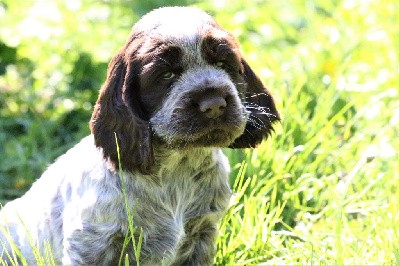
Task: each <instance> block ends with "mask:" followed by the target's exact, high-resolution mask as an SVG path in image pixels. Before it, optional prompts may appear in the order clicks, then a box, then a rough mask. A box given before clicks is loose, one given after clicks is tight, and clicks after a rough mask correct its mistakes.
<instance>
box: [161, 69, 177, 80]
mask: <svg viewBox="0 0 400 266" xmlns="http://www.w3.org/2000/svg"><path fill="white" fill-rule="evenodd" d="M161 77H162V78H163V79H173V78H174V77H175V73H174V72H171V71H168V72H165V73H163V74H162V75H161Z"/></svg>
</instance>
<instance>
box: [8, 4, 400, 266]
mask: <svg viewBox="0 0 400 266" xmlns="http://www.w3.org/2000/svg"><path fill="white" fill-rule="evenodd" d="M175 2H179V3H183V2H184V1H175ZM187 2H190V1H187ZM0 3H1V1H0ZM6 3H7V5H8V8H9V9H7V11H6V13H5V14H6V15H4V16H3V17H2V16H1V15H0V23H2V25H8V27H3V28H0V41H1V42H4V43H5V44H6V45H7V47H9V48H7V49H9V50H10V51H13V49H12V47H14V46H15V47H16V48H15V52H16V57H15V58H14V59H15V62H13V63H12V64H11V63H10V64H11V66H12V67H9V68H8V70H7V71H5V72H4V73H2V70H1V67H2V64H4V62H8V61H7V60H9V61H10V62H11V61H12V58H13V57H12V56H11V57H10V58H11V59H7V58H6V57H2V59H4V60H3V61H1V60H0V94H1V95H0V128H1V129H2V130H1V131H0V156H1V159H0V199H1V200H0V202H2V203H4V202H5V201H6V200H9V199H11V198H13V197H15V196H18V195H19V194H20V193H22V192H23V191H24V189H26V188H27V187H28V186H29V184H30V183H31V182H32V181H33V179H34V178H35V177H37V176H38V175H39V174H40V172H42V171H43V169H44V168H45V165H46V163H49V162H51V160H53V159H54V158H55V157H56V156H57V155H58V154H60V153H62V152H63V151H65V150H66V149H67V148H68V147H70V146H71V145H72V143H73V142H74V141H78V140H79V137H80V136H83V135H85V134H87V133H88V130H87V126H86V125H87V121H88V119H89V117H90V109H91V106H90V103H91V104H93V102H94V101H93V98H95V97H96V95H97V89H98V84H99V83H101V82H102V81H101V80H100V79H101V77H103V76H104V75H103V74H104V72H105V68H104V64H105V63H106V62H107V61H108V59H109V58H110V57H111V55H112V54H113V53H114V52H115V51H116V50H117V48H119V47H120V46H121V43H123V41H124V39H125V38H126V36H127V34H128V32H129V29H130V26H131V24H132V23H133V22H134V20H136V19H137V17H138V14H137V13H136V10H141V11H140V12H142V11H143V10H144V9H146V8H147V7H145V6H144V4H143V6H140V8H139V7H138V6H139V5H140V4H138V3H136V2H135V4H134V2H129V3H130V4H132V5H133V6H135V8H136V9H135V8H133V9H130V7H129V5H124V4H123V3H120V4H115V5H108V4H107V3H102V4H100V3H99V4H97V5H94V6H92V5H90V4H88V3H86V2H85V3H83V4H82V7H81V8H80V9H77V10H75V11H74V12H71V11H70V10H67V9H65V8H64V9H62V8H61V13H62V14H63V16H64V17H63V20H61V24H60V25H59V26H60V27H63V25H69V26H68V27H69V28H64V32H63V33H60V35H58V36H57V37H54V36H53V38H57V39H56V40H57V41H56V42H53V41H52V40H53V39H49V40H44V41H41V40H40V38H38V37H35V36H33V37H32V36H30V35H29V34H28V33H27V31H21V30H20V29H21V28H22V27H21V22H20V21H22V19H23V18H21V16H25V17H27V16H32V13H29V14H28V13H26V14H25V13H24V12H22V11H21V10H23V9H22V8H21V6H20V5H17V4H14V3H15V2H14V1H6ZM24 3H25V2H24ZM151 3H153V4H154V5H157V3H158V2H157V1H153V2H151ZM24 5H29V4H28V3H27V2H26V3H25V4H24ZM149 5H151V4H149ZM197 5H198V6H200V7H202V8H204V9H206V10H208V11H209V12H210V13H212V14H213V15H214V16H215V17H216V19H217V21H218V22H219V23H220V24H221V25H222V26H223V27H225V28H226V29H228V30H229V31H231V32H232V33H233V34H234V35H235V36H236V37H237V38H238V40H239V42H240V44H241V47H242V50H243V53H244V55H245V57H246V59H247V60H248V61H249V63H250V65H251V66H253V68H254V70H255V71H256V72H257V73H259V74H260V77H261V79H262V80H263V81H264V83H265V84H266V85H267V87H268V88H270V90H271V92H272V94H273V95H274V96H275V98H276V102H277V105H278V109H279V110H280V112H281V115H282V118H283V119H282V123H281V124H280V125H277V127H276V133H275V134H274V135H273V136H272V137H271V138H270V139H269V140H267V141H266V142H264V143H263V144H262V145H261V146H260V147H259V148H258V149H255V150H245V151H234V150H226V151H225V152H226V154H227V155H228V157H229V159H230V161H231V164H232V166H233V171H232V175H231V180H230V182H231V184H232V187H233V188H234V190H235V191H236V193H237V194H236V196H235V198H234V199H233V200H232V207H231V208H230V210H229V212H228V214H227V215H226V217H225V218H224V220H223V221H222V222H221V224H220V231H221V233H220V236H219V238H218V241H217V245H218V252H217V256H216V259H215V262H216V265H251V264H265V265H283V264H290V265H293V264H296V265H298V264H307V265H327V264H329V265H332V264H336V265H365V264H370V265H383V264H385V265H395V264H397V265H400V246H399V242H400V239H399V223H400V221H399V199H400V198H399V197H400V195H399V191H400V187H399V180H400V179H399V170H400V169H399V145H400V143H399V112H400V111H399V49H398V47H399V27H398V25H399V3H398V1H394V0H393V1H390V0H365V1H350V0H343V1H324V0H315V1H298V0H289V1H259V0H249V1H211V0H210V1H202V3H201V4H197ZM58 6H62V4H58ZM90 8H95V9H96V8H104V9H106V10H109V12H110V16H109V18H108V20H101V18H97V20H96V21H95V22H96V23H93V21H91V20H90V19H87V17H85V16H86V15H87V12H88V10H90ZM27 10H28V9H27ZM0 11H1V10H0ZM132 13H134V16H132ZM0 14H1V12H0ZM13 14H14V15H13ZM76 17H80V18H82V19H81V20H79V21H78V20H76V19H75V18H76ZM83 18H85V19H87V20H85V19H83ZM18 19H20V20H18ZM38 19H39V20H40V18H38ZM40 21H41V22H42V23H44V24H45V25H50V24H46V23H50V22H46V21H45V20H40ZM66 22H68V23H66ZM52 23H53V24H51V25H53V26H54V23H56V22H52ZM18 25H19V27H18ZM56 25H57V24H56ZM80 25H85V27H87V28H86V29H88V31H85V28H83V30H82V32H77V31H76V30H75V29H76V28H77V27H79V26H80ZM111 25H113V26H111ZM110 31H111V32H112V36H114V37H115V38H113V39H112V40H110V38H108V37H107V38H106V37H105V36H104V34H107V32H110ZM114 33H115V34H114ZM88 34H91V36H93V37H92V38H89V39H90V40H88V38H87V36H88ZM109 34H111V33H109ZM104 40H107V43H106V45H104ZM15 43H17V44H15ZM60 43H61V44H63V45H64V44H65V47H72V48H73V49H71V50H69V52H65V48H63V47H64V46H63V45H60ZM97 44H100V45H97ZM13 45H14V46H13ZM10 47H11V48H10ZM43 47H46V49H40V48H43ZM7 51H8V50H7ZM1 52H2V50H0V55H2V54H1ZM9 54H12V53H11V52H10V53H9ZM53 55H57V56H59V57H60V58H59V59H60V60H57V58H55V59H54V57H53ZM49 58H52V60H48V59H49ZM6 59H7V60H6ZM55 69H57V70H59V71H60V73H59V75H61V77H60V78H59V80H58V82H56V83H54V77H53V76H52V75H53V72H54V70H55ZM82 69H83V70H85V71H87V72H84V71H83V72H79V71H81V70H82ZM85 73H86V75H84V74H85ZM89 76H90V77H91V78H89V79H85V78H84V77H89ZM91 82H92V83H91ZM76 88H79V89H78V90H77V89H76ZM68 100H72V101H73V102H76V104H75V105H73V106H70V105H68V102H69V101H68ZM27 103H32V104H27ZM43 106H47V107H48V108H43ZM60 125H66V126H60ZM3 129H4V130H3ZM21 189H22V190H21ZM123 259H124V258H122V259H121V262H122V260H123ZM122 263H123V262H122ZM0 265H1V263H0Z"/></svg>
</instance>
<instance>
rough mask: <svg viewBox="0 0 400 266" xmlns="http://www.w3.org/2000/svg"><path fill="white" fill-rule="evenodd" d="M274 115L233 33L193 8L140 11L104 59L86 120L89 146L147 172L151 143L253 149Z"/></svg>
mask: <svg viewBox="0 0 400 266" xmlns="http://www.w3.org/2000/svg"><path fill="white" fill-rule="evenodd" d="M278 120H279V115H278V112H277V110H276V108H275V104H274V101H273V98H272V96H271V94H270V93H269V92H268V91H267V89H266V88H264V86H263V84H262V83H261V81H260V80H259V79H258V78H257V76H256V75H255V74H254V72H253V71H252V70H251V68H250V67H249V66H248V64H247V63H246V61H245V60H244V59H243V58H242V56H241V54H240V51H239V48H238V45H237V43H236V42H235V40H234V38H233V37H232V36H231V35H230V34H229V33H228V32H226V31H225V30H223V29H222V28H221V27H220V26H219V25H218V24H217V23H216V22H215V21H214V20H213V19H212V18H211V17H210V16H209V15H207V14H206V13H205V12H203V11H201V10H199V9H195V8H184V7H174V8H161V9H157V10H155V11H152V12H150V13H149V14H147V15H145V16H144V17H143V18H142V19H141V20H140V21H139V22H138V23H137V24H136V25H135V26H134V27H133V29H132V32H131V35H130V37H129V38H128V40H127V42H126V44H125V46H124V47H123V48H122V49H121V50H120V51H119V52H118V53H117V54H116V55H115V57H114V58H113V60H112V61H111V62H110V65H109V70H108V79H107V81H106V83H105V85H104V86H103V88H102V90H101V92H100V96H99V99H98V101H97V105H96V107H95V110H94V112H93V116H92V120H91V129H92V133H93V134H94V136H95V141H96V145H97V146H99V147H101V148H103V152H104V155H105V156H106V157H107V158H109V159H110V160H111V161H112V162H113V163H114V164H115V165H118V160H117V158H118V157H117V152H116V145H115V136H114V132H115V133H116V135H117V138H118V142H119V146H120V149H121V150H120V154H121V162H122V167H123V169H124V170H128V171H134V170H139V171H141V172H143V173H146V172H149V171H150V169H151V166H152V164H153V163H154V162H153V154H152V145H156V144H155V143H157V145H165V146H166V147H168V148H178V149H182V148H190V147H231V148H247V147H255V146H256V145H257V144H259V143H260V142H261V141H262V139H263V138H265V137H267V136H268V135H269V134H270V133H271V130H272V124H273V123H274V122H275V121H278Z"/></svg>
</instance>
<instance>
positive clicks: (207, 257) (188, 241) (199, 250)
mask: <svg viewBox="0 0 400 266" xmlns="http://www.w3.org/2000/svg"><path fill="white" fill-rule="evenodd" d="M216 220H217V219H216V217H215V215H213V214H211V215H206V216H201V217H197V218H193V219H191V220H189V221H188V222H187V223H186V225H185V234H186V235H185V237H184V238H183V239H182V242H181V243H180V247H179V250H178V252H177V254H176V257H175V260H174V262H173V264H172V265H175V266H178V265H194V266H195V265H212V264H213V262H214V255H215V239H216V236H217V231H218V230H217V226H216Z"/></svg>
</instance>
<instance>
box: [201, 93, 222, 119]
mask: <svg viewBox="0 0 400 266" xmlns="http://www.w3.org/2000/svg"><path fill="white" fill-rule="evenodd" d="M198 104H199V108H200V111H201V112H202V113H204V115H205V116H206V117H207V118H211V119H215V118H218V117H220V116H221V115H223V114H224V112H225V108H226V101H225V99H224V98H222V97H219V96H215V97H207V98H204V99H202V100H200V101H199V102H198Z"/></svg>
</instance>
